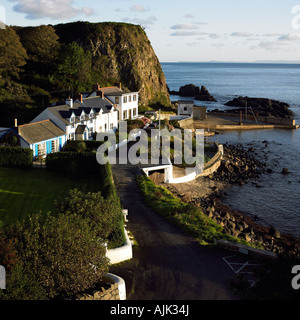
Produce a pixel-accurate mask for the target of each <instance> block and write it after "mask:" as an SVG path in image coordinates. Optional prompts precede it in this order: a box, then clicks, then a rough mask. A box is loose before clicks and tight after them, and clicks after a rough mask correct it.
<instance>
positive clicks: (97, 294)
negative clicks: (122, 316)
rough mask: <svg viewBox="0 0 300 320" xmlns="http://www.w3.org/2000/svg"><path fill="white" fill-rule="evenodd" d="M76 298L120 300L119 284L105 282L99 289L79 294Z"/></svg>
mask: <svg viewBox="0 0 300 320" xmlns="http://www.w3.org/2000/svg"><path fill="white" fill-rule="evenodd" d="M75 300H120V294H119V288H118V284H117V283H112V284H103V286H100V288H99V289H95V290H92V291H91V292H87V293H81V294H78V295H77V296H76V297H75Z"/></svg>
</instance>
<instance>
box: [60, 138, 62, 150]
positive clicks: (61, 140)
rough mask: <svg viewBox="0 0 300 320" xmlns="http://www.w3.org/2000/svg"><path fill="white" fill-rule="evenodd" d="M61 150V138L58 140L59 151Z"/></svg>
mask: <svg viewBox="0 0 300 320" xmlns="http://www.w3.org/2000/svg"><path fill="white" fill-rule="evenodd" d="M61 148H62V138H59V150H61Z"/></svg>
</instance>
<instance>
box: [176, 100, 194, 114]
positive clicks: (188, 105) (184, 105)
mask: <svg viewBox="0 0 300 320" xmlns="http://www.w3.org/2000/svg"><path fill="white" fill-rule="evenodd" d="M193 106H194V101H189V100H187V101H184V100H180V101H178V109H177V115H178V116H186V117H193Z"/></svg>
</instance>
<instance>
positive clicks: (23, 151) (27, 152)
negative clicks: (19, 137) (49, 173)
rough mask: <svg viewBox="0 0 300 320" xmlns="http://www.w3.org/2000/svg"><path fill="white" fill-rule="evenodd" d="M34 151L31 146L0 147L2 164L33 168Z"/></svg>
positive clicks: (0, 162) (4, 165)
mask: <svg viewBox="0 0 300 320" xmlns="http://www.w3.org/2000/svg"><path fill="white" fill-rule="evenodd" d="M32 160H33V152H32V150H31V149H29V148H21V147H0V166H1V167H11V168H21V169H28V168H32Z"/></svg>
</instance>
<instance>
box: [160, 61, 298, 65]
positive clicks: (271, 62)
mask: <svg viewBox="0 0 300 320" xmlns="http://www.w3.org/2000/svg"><path fill="white" fill-rule="evenodd" d="M160 63H249V64H251V63H253V64H255V63H256V64H300V60H256V61H221V60H220V61H219V60H209V61H161V62H160Z"/></svg>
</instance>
